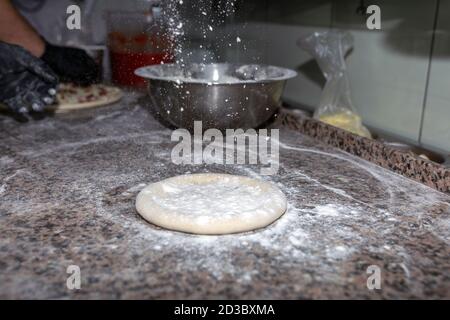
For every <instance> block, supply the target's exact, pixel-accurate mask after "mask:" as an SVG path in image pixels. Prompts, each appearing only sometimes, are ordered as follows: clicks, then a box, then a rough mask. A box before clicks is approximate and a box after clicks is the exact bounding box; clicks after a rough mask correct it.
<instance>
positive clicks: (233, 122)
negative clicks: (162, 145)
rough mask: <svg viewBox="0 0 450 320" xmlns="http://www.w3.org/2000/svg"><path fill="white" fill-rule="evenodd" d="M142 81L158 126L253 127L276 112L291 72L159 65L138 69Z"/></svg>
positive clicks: (270, 68)
mask: <svg viewBox="0 0 450 320" xmlns="http://www.w3.org/2000/svg"><path fill="white" fill-rule="evenodd" d="M135 73H136V75H138V76H140V77H143V78H145V79H147V81H148V90H149V96H150V100H151V108H152V111H153V113H154V114H155V113H156V114H157V115H158V116H159V117H160V118H162V120H164V122H166V123H168V124H170V125H172V126H174V127H177V128H186V129H188V130H190V131H192V129H193V126H194V121H199V120H201V121H202V122H203V123H202V125H203V129H208V128H217V129H219V130H224V129H228V128H229V129H237V128H242V129H248V128H257V127H259V126H261V125H262V124H264V123H265V122H266V121H267V120H269V119H270V118H271V117H272V116H273V115H274V113H275V112H276V111H277V109H278V108H279V107H280V100H281V94H282V92H283V89H284V85H285V83H286V80H287V79H290V78H293V77H295V76H296V75H297V73H296V72H295V71H293V70H289V69H284V68H279V67H274V66H266V65H236V64H227V63H218V64H206V65H205V64H192V65H189V66H185V67H184V68H182V67H181V66H180V65H177V64H163V65H154V66H147V67H143V68H139V69H137V70H136V71H135Z"/></svg>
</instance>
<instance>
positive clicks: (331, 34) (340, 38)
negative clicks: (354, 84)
mask: <svg viewBox="0 0 450 320" xmlns="http://www.w3.org/2000/svg"><path fill="white" fill-rule="evenodd" d="M298 45H299V46H300V47H301V48H302V49H304V50H305V51H307V52H308V53H309V54H311V55H312V56H313V57H314V58H315V59H316V61H317V63H318V64H319V67H320V69H321V70H322V72H323V75H324V76H325V79H326V83H325V87H324V88H323V91H322V96H321V98H320V102H319V106H318V108H317V109H316V111H315V113H314V118H316V119H319V120H321V121H323V122H325V123H328V124H330V125H333V126H335V127H339V128H341V129H345V130H347V131H350V132H352V133H354V134H357V135H360V136H363V137H368V138H371V134H370V132H369V130H367V128H366V127H364V126H363V124H362V121H361V117H360V116H359V115H358V113H357V112H356V110H355V108H354V107H353V103H352V99H351V94H350V85H349V81H348V76H347V67H346V64H345V55H346V54H347V53H348V52H349V51H350V49H351V48H352V46H353V37H352V36H351V34H350V33H348V32H344V31H337V30H332V31H323V32H314V33H312V34H310V35H307V36H304V37H302V38H300V39H299V41H298Z"/></svg>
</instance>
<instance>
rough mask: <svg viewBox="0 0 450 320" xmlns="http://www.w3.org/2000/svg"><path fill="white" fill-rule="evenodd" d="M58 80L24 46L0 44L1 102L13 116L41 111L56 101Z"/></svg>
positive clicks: (0, 42)
mask: <svg viewBox="0 0 450 320" xmlns="http://www.w3.org/2000/svg"><path fill="white" fill-rule="evenodd" d="M57 86H58V77H57V76H56V74H55V73H54V72H53V71H52V70H51V69H50V68H49V67H48V66H47V65H46V64H45V63H44V62H43V61H42V60H41V59H39V58H36V57H35V56H33V55H32V54H31V53H29V52H28V51H26V50H25V49H23V48H22V47H19V46H16V45H12V44H8V43H5V42H2V41H0V102H1V103H3V104H5V105H6V106H7V107H9V109H10V110H11V111H13V112H14V113H20V114H25V113H28V112H30V111H31V112H33V111H34V112H40V111H43V110H44V109H45V106H46V105H49V104H52V103H53V102H54V100H55V95H56V87H57Z"/></svg>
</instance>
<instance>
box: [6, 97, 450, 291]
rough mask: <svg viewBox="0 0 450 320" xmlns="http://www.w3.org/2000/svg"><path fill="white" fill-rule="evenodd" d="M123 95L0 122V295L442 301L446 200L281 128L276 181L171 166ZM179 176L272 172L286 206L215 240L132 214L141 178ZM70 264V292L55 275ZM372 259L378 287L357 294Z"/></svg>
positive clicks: (147, 119)
mask: <svg viewBox="0 0 450 320" xmlns="http://www.w3.org/2000/svg"><path fill="white" fill-rule="evenodd" d="M124 103H125V104H124V105H116V106H111V107H109V108H108V109H107V110H106V109H104V110H102V109H98V110H90V111H88V112H80V113H79V114H77V115H72V116H70V115H65V116H62V117H56V118H51V119H45V120H43V121H39V122H30V123H28V124H24V125H17V124H16V123H14V122H13V121H11V120H9V119H8V118H2V117H0V128H1V131H2V132H5V133H7V135H5V136H4V137H3V138H2V139H1V141H0V154H1V158H0V161H1V162H0V163H1V166H2V168H1V171H0V191H1V192H0V200H1V201H0V218H1V219H2V223H1V226H0V248H1V250H0V261H2V267H1V269H0V282H1V283H2V287H1V288H0V297H1V298H6V297H7V298H11V297H12V298H31V297H33V298H70V297H76V298H94V297H96V298H142V297H145V298H182V297H187V296H188V297H190V298H192V299H196V298H197V299H203V298H210V299H214V298H230V299H233V298H234V299H236V298H241V299H269V298H271V299H278V298H279V299H296V298H319V297H320V298H338V297H343V296H345V297H351V298H374V297H376V298H393V297H395V298H433V297H435V298H444V297H447V298H448V287H449V285H450V283H449V280H448V274H449V273H450V261H449V259H448V256H449V255H450V246H449V244H450V230H449V225H450V197H449V196H447V195H445V194H443V193H439V192H437V191H435V190H433V189H430V188H428V187H426V186H424V185H421V184H418V183H415V182H413V181H410V180H408V179H406V178H404V177H401V176H398V175H395V174H393V173H391V172H388V171H386V170H384V169H382V168H379V167H377V166H375V165H373V164H370V163H368V162H366V161H364V160H361V159H358V158H356V157H353V156H351V155H348V154H345V153H344V152H341V151H339V150H336V149H332V148H330V147H327V146H325V145H322V144H320V143H318V142H317V141H314V140H312V139H310V138H308V137H306V136H303V135H301V134H298V133H295V132H293V131H288V130H285V129H282V130H280V141H281V142H282V143H280V161H279V171H278V174H276V175H273V176H261V175H260V174H259V172H260V169H261V168H260V166H258V165H248V166H246V165H237V166H235V165H224V166H222V165H198V166H191V165H175V164H173V163H172V162H171V161H170V153H171V150H172V147H173V145H174V144H173V143H172V142H171V141H170V130H167V129H164V128H163V127H162V126H160V125H159V124H158V123H157V122H156V121H155V120H154V119H153V118H152V117H151V116H150V115H149V114H148V112H147V111H146V110H145V109H143V108H141V107H138V106H137V102H135V101H134V100H132V99H130V98H129V97H125V100H124ZM108 112H110V113H111V116H106V115H107V113H108ZM186 173H229V174H235V175H244V176H249V177H252V178H256V179H261V180H264V181H269V182H271V183H274V184H275V185H277V186H278V187H279V188H280V189H281V190H282V191H283V193H284V194H285V195H286V197H287V200H288V210H287V212H286V213H285V214H284V215H283V216H282V217H281V218H280V219H278V220H277V221H275V222H274V223H272V224H271V225H270V226H268V227H267V228H263V229H260V230H256V231H253V232H247V233H240V234H233V235H223V236H198V235H191V234H185V233H181V232H174V231H168V230H164V229H161V228H158V227H156V226H154V225H152V224H150V223H148V222H146V221H145V220H144V219H142V218H141V217H140V216H139V215H138V214H137V212H136V211H135V199H136V195H137V193H138V192H139V191H140V190H142V188H144V186H145V185H148V184H150V183H154V182H157V181H160V180H163V179H166V178H169V177H173V176H176V175H182V174H186ZM72 264H77V265H79V266H80V268H81V272H82V275H83V290H81V291H80V292H76V293H74V292H71V291H70V290H67V289H65V286H64V282H61V279H62V278H64V277H65V276H66V273H65V270H66V268H67V266H68V265H72ZM370 265H377V266H379V267H380V268H381V269H382V270H383V271H382V272H383V277H384V278H383V279H384V280H383V281H385V282H383V283H384V287H383V290H381V291H377V292H371V291H369V290H367V287H366V280H367V273H366V271H367V267H368V266H370ZM64 279H65V278H64Z"/></svg>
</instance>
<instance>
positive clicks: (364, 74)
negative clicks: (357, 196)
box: [246, 0, 450, 151]
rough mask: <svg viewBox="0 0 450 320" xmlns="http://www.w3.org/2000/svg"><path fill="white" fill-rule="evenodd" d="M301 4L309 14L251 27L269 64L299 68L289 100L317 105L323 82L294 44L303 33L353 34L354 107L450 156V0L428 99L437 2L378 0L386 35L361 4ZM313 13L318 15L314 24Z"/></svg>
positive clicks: (275, 17) (372, 122) (374, 123)
mask: <svg viewBox="0 0 450 320" xmlns="http://www.w3.org/2000/svg"><path fill="white" fill-rule="evenodd" d="M284 2H285V3H288V2H286V1H284ZM302 3H306V4H304V5H303V6H304V8H305V9H302V10H303V11H302V12H298V13H295V12H294V11H293V10H294V9H296V8H289V7H287V8H285V9H284V10H282V11H276V13H272V14H270V12H269V15H268V19H267V21H266V22H258V23H252V24H248V25H247V28H246V30H247V31H246V36H247V37H248V38H250V39H259V43H260V45H261V44H264V45H265V47H261V48H260V49H258V50H260V51H261V52H264V59H265V62H267V63H270V64H275V65H281V66H285V67H290V68H295V69H297V70H299V71H300V75H299V77H298V78H297V79H295V80H291V81H290V82H289V84H288V86H287V88H286V92H285V99H286V100H287V101H295V102H297V103H299V104H301V105H304V106H307V107H308V106H309V107H311V108H314V106H315V105H317V103H318V101H319V97H320V92H321V87H322V85H323V83H321V81H323V79H321V76H320V72H319V70H318V69H317V68H316V66H315V65H314V63H311V61H310V60H311V58H310V57H309V56H308V55H307V54H306V53H304V52H303V51H302V50H301V49H299V48H298V47H297V46H296V44H295V43H296V41H297V39H298V38H299V36H300V35H302V34H305V33H307V32H311V31H313V30H326V29H327V28H328V26H331V27H334V28H342V29H346V30H349V31H350V32H351V33H352V35H353V36H354V39H355V44H354V50H353V52H352V53H351V55H350V56H349V57H348V58H347V63H348V70H349V77H350V86H351V90H352V96H353V102H354V104H355V106H356V108H357V109H358V110H359V112H360V113H361V115H362V117H363V119H364V122H365V123H366V124H368V125H369V126H371V127H374V128H377V129H379V130H381V131H384V132H386V133H389V134H391V135H393V136H398V137H401V138H402V139H404V140H409V141H412V142H416V143H420V142H423V143H424V144H426V145H427V146H430V147H433V148H437V149H442V150H449V151H450V128H449V126H450V125H449V123H450V60H449V59H450V0H441V6H440V9H441V10H440V12H439V21H440V22H439V25H438V29H439V30H438V31H439V32H438V36H437V38H436V44H435V46H436V47H435V50H434V51H435V54H434V56H433V64H432V66H431V76H430V86H429V90H428V99H427V100H426V101H425V93H426V88H427V75H428V70H429V62H430V50H431V45H432V35H433V33H432V30H433V26H434V23H435V14H436V5H437V0H429V1H420V0H416V1H411V0H395V1H392V0H383V1H371V2H370V3H371V4H372V3H373V4H378V5H379V6H380V7H381V18H382V30H381V31H370V30H367V28H366V25H365V17H363V16H361V15H357V14H356V8H357V6H358V5H359V3H360V1H359V0H339V1H337V0H335V1H328V2H326V1H325V2H321V3H320V5H317V6H314V5H313V3H316V2H315V1H302ZM308 3H310V5H308ZM366 3H368V2H366ZM292 6H293V7H295V6H294V5H292ZM297 9H298V8H297ZM280 12H281V16H280ZM283 12H285V13H286V18H285V19H284V20H283V17H282V14H283ZM308 12H310V13H311V14H312V16H314V17H316V18H315V20H314V23H313V22H312V21H311V19H310V18H308V17H309V15H308V14H307V13H308ZM296 19H298V20H296ZM295 21H297V22H295ZM261 39H264V41H262V40H261ZM424 102H426V108H425V109H424ZM424 110H425V111H424ZM422 117H423V127H422ZM421 128H423V129H421ZM421 130H423V132H422V137H421Z"/></svg>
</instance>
